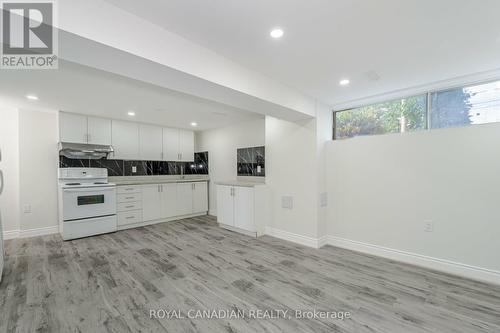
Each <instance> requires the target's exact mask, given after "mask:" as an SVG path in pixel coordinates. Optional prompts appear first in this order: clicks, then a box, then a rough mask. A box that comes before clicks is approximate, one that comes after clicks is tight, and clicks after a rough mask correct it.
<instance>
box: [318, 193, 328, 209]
mask: <svg viewBox="0 0 500 333" xmlns="http://www.w3.org/2000/svg"><path fill="white" fill-rule="evenodd" d="M319 201H320V206H321V207H326V206H328V193H327V192H323V193H321V194H320V198H319Z"/></svg>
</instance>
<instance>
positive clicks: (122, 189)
mask: <svg viewBox="0 0 500 333" xmlns="http://www.w3.org/2000/svg"><path fill="white" fill-rule="evenodd" d="M116 193H117V194H128V193H141V186H140V185H130V186H117V187H116Z"/></svg>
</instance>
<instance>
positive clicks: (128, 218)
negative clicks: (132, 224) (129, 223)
mask: <svg viewBox="0 0 500 333" xmlns="http://www.w3.org/2000/svg"><path fill="white" fill-rule="evenodd" d="M126 219H127V220H131V219H135V216H127V217H126Z"/></svg>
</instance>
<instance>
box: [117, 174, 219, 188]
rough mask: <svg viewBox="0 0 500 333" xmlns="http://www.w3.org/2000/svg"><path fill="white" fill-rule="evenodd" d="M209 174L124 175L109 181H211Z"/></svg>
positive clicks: (148, 182) (139, 183)
mask: <svg viewBox="0 0 500 333" xmlns="http://www.w3.org/2000/svg"><path fill="white" fill-rule="evenodd" d="M209 180H210V179H209V177H208V176H191V175H189V176H185V178H181V176H130V177H127V176H124V177H109V178H108V181H109V182H110V183H114V184H116V185H117V186H125V185H143V184H144V185H146V184H167V183H192V182H206V181H209Z"/></svg>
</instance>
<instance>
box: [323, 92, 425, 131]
mask: <svg viewBox="0 0 500 333" xmlns="http://www.w3.org/2000/svg"><path fill="white" fill-rule="evenodd" d="M421 96H425V98H426V106H425V107H426V110H425V117H426V119H425V127H424V128H422V129H421V131H425V130H428V129H429V128H430V127H429V126H430V123H429V116H430V114H429V106H430V104H429V103H430V92H424V93H420V94H419V93H416V94H411V95H406V96H403V97H395V98H391V99H388V100H381V101H379V102H375V103H371V104H363V105H360V106H355V107H351V108H347V109H342V110H332V111H333V117H332V118H333V119H332V120H333V132H332V140H347V139H352V138H355V137H358V136H376V135H386V134H396V133H394V132H387V133H383V134H370V135H358V136H352V137H348V138H337V113H340V112H346V111H353V110H355V109H360V108H363V107H367V106H372V105H377V104H382V103H387V102H393V101H398V100H403V99H408V98H412V97H421ZM408 133H410V132H408Z"/></svg>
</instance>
